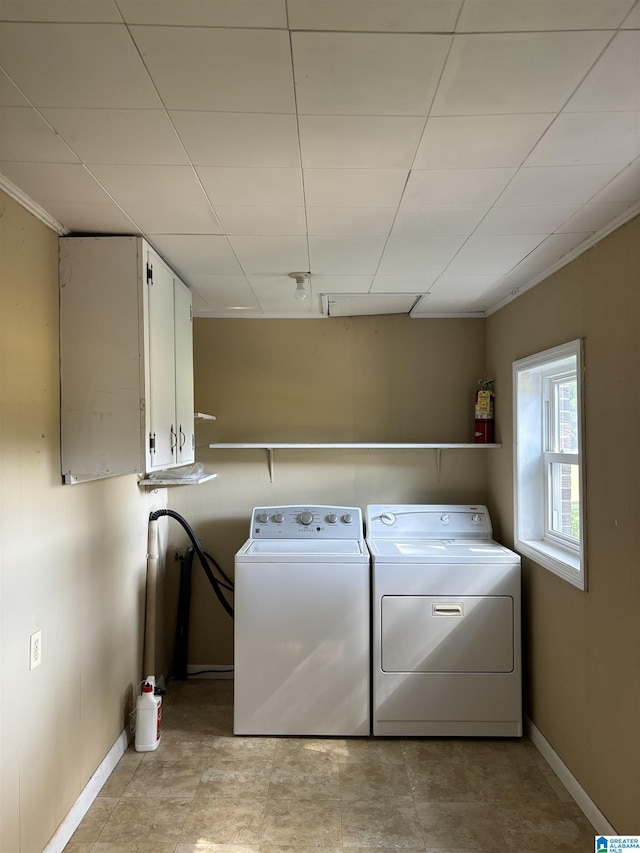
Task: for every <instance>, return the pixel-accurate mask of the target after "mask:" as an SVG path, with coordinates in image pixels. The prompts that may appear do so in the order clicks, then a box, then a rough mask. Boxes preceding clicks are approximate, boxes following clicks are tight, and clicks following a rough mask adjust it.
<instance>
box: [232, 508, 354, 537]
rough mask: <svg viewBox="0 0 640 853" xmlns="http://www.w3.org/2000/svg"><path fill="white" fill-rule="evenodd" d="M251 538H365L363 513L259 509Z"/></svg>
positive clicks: (312, 509) (255, 513) (255, 511)
mask: <svg viewBox="0 0 640 853" xmlns="http://www.w3.org/2000/svg"><path fill="white" fill-rule="evenodd" d="M249 535H250V537H251V538H252V539H303V538H304V539H363V538H364V528H363V524H362V510H361V509H360V508H359V507H354V506H313V505H312V506H309V505H306V504H303V505H295V506H260V507H255V508H254V510H253V513H252V514H251V531H250V534H249Z"/></svg>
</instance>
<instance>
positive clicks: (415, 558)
mask: <svg viewBox="0 0 640 853" xmlns="http://www.w3.org/2000/svg"><path fill="white" fill-rule="evenodd" d="M367 545H368V546H369V550H370V551H371V554H372V555H373V557H374V558H376V559H380V560H382V561H388V562H393V563H425V564H430V563H496V562H502V561H508V562H513V560H514V559H518V560H519V559H520V557H519V556H518V555H517V554H516V553H515V552H513V551H510V550H509V549H508V548H505V547H504V545H500V544H498V543H497V542H494V541H493V540H491V539H489V540H479V541H477V542H474V541H469V540H451V539H441V540H436V539H406V540H404V541H400V542H394V541H392V540H391V539H368V540H367Z"/></svg>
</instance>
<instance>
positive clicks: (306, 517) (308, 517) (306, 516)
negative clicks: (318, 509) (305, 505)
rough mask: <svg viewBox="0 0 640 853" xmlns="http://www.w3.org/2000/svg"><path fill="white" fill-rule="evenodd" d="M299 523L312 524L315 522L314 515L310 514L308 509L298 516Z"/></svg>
mask: <svg viewBox="0 0 640 853" xmlns="http://www.w3.org/2000/svg"><path fill="white" fill-rule="evenodd" d="M298 521H299V522H300V524H305V525H306V524H311V522H312V521H313V513H312V512H309V510H308V509H305V511H304V512H301V513H300V515H299V516H298Z"/></svg>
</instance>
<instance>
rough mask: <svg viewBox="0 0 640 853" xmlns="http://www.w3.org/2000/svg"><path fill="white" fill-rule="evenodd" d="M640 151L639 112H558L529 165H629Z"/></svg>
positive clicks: (530, 157)
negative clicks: (561, 113)
mask: <svg viewBox="0 0 640 853" xmlns="http://www.w3.org/2000/svg"><path fill="white" fill-rule="evenodd" d="M639 154H640V113H638V112H616V113H613V112H605V113H565V114H563V115H559V116H558V118H557V119H556V121H555V122H554V124H553V125H552V126H551V127H550V128H549V130H548V131H547V133H546V134H545V135H544V137H543V138H542V140H541V141H540V142H539V143H538V144H537V145H536V147H535V148H534V149H533V151H532V152H531V154H530V156H529V157H528V158H527V160H526V162H525V165H526V166H574V165H590V164H598V163H620V164H621V165H626V164H627V163H630V162H631V161H632V160H633V159H634V158H635V157H637V156H638V155H639Z"/></svg>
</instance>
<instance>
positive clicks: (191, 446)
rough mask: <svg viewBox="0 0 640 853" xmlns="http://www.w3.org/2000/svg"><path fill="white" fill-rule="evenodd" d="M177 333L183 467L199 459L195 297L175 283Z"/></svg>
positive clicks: (178, 420)
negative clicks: (195, 409) (195, 414)
mask: <svg viewBox="0 0 640 853" xmlns="http://www.w3.org/2000/svg"><path fill="white" fill-rule="evenodd" d="M173 299H174V314H175V317H174V322H175V326H174V330H175V357H176V423H177V427H176V429H177V433H178V446H177V461H178V462H179V464H181V465H187V464H189V463H190V462H193V460H194V458H195V441H194V432H193V430H194V424H193V320H192V311H191V293H190V291H189V289H188V288H187V287H185V285H184V284H183V283H182V282H181V281H179V280H178V279H174V285H173Z"/></svg>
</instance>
